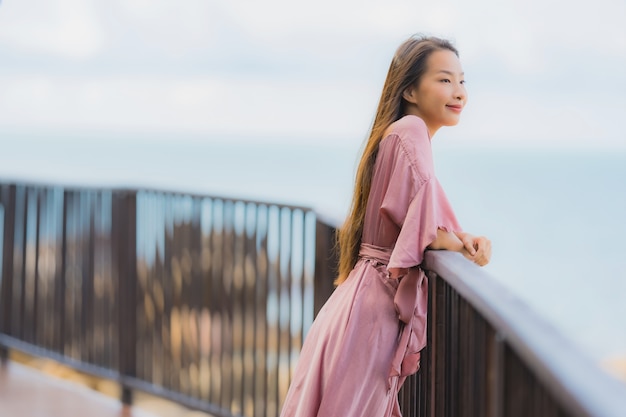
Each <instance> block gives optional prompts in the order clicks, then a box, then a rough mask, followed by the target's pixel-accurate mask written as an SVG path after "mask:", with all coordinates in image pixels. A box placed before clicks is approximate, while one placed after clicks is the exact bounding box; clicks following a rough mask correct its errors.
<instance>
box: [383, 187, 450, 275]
mask: <svg viewBox="0 0 626 417" xmlns="http://www.w3.org/2000/svg"><path fill="white" fill-rule="evenodd" d="M413 188H414V189H415V190H416V192H415V193H414V195H413V197H412V198H411V199H410V201H409V204H408V209H407V210H406V216H405V217H404V219H398V220H400V222H399V226H400V233H399V235H398V239H397V240H396V244H395V246H394V248H393V251H392V253H391V258H390V260H389V264H388V267H389V268H410V267H413V266H416V265H419V264H421V263H422V260H423V259H424V251H425V250H426V248H427V247H428V245H430V244H431V243H432V242H433V241H434V240H435V238H436V237H437V229H443V230H445V231H448V232H458V231H461V227H460V226H459V223H458V221H457V219H456V216H455V215H454V211H453V210H452V206H451V205H450V202H449V201H448V198H447V197H446V195H445V193H444V191H443V188H442V187H441V185H440V184H439V181H437V178H436V177H434V176H432V177H431V178H429V179H427V180H425V181H423V182H422V183H421V184H419V185H417V186H415V187H413ZM405 207H406V206H405Z"/></svg>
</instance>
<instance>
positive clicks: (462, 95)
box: [454, 83, 467, 102]
mask: <svg viewBox="0 0 626 417" xmlns="http://www.w3.org/2000/svg"><path fill="white" fill-rule="evenodd" d="M454 93H455V97H456V99H457V100H459V101H462V102H465V100H467V91H466V90H465V86H464V85H463V84H461V83H459V84H457V88H456V91H455V92H454Z"/></svg>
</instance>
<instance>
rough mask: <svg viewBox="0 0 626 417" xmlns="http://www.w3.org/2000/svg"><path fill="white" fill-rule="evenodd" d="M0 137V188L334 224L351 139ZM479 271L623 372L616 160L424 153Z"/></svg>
mask: <svg viewBox="0 0 626 417" xmlns="http://www.w3.org/2000/svg"><path fill="white" fill-rule="evenodd" d="M345 142H346V141H342V140H341V139H340V138H338V139H337V141H332V140H330V141H329V140H325V141H320V143H315V141H312V140H299V139H298V138H294V139H293V140H291V141H286V140H281V141H273V140H271V138H270V139H268V138H241V137H232V138H228V137H224V136H219V137H215V138H211V137H195V136H194V137H186V136H185V135H171V136H168V135H159V136H158V137H152V136H149V135H142V136H139V135H131V134H111V135H99V136H98V135H96V136H93V135H91V136H90V135H84V136H83V135H78V134H72V135H61V134H57V135H49V134H23V133H19V134H6V133H5V134H2V135H1V136H0V181H2V182H7V181H22V182H29V183H33V182H34V183H42V184H65V185H76V186H98V187H101V186H103V187H122V188H126V187H130V188H136V187H139V188H153V189H159V190H169V191H182V192H191V193H196V194H206V195H211V196H224V197H237V198H243V199H247V200H256V201H267V202H277V203H287V204H292V205H298V206H305V207H311V208H314V209H315V210H317V212H318V213H320V215H322V216H324V217H325V218H327V219H329V220H330V221H334V222H336V223H337V224H339V223H340V222H341V221H342V219H343V218H344V216H345V214H346V212H347V209H348V206H349V203H350V198H351V192H352V186H353V177H354V172H355V168H356V163H357V156H358V153H359V151H360V143H356V142H355V141H349V143H348V144H346V143H345ZM433 152H434V157H435V169H436V172H437V176H438V178H439V181H440V182H441V183H442V185H443V187H444V189H445V190H446V194H447V195H448V198H449V199H450V201H451V203H452V205H453V207H454V210H455V212H456V215H457V217H458V219H459V221H460V223H461V225H462V226H463V228H464V230H466V231H468V232H471V233H473V234H478V235H485V236H487V237H488V238H489V239H491V241H492V245H493V256H492V261H491V263H490V264H489V265H487V266H486V267H485V270H486V272H487V273H488V274H489V275H491V276H492V277H493V278H494V279H495V280H497V281H498V282H499V283H501V284H502V285H503V286H505V287H506V288H507V289H508V290H510V291H511V292H512V293H514V294H515V295H516V296H518V297H519V298H520V299H521V300H522V301H524V302H525V303H527V304H528V305H529V306H530V307H531V308H532V309H534V310H535V311H536V312H537V313H538V314H539V315H541V316H542V317H544V318H545V319H546V320H548V321H549V322H550V323H551V324H552V325H553V326H554V327H555V328H556V329H558V330H559V331H560V332H562V334H563V335H564V336H565V337H567V338H568V339H569V340H571V341H572V343H573V344H575V345H578V347H579V348H580V350H581V351H583V352H584V353H586V354H587V355H589V356H590V357H591V358H592V359H593V360H595V361H598V362H603V363H604V362H610V361H614V360H626V246H625V245H624V242H625V241H626V221H625V217H626V149H624V150H610V151H609V150H599V149H596V150H593V149H591V148H590V149H582V148H576V149H567V148H565V147H564V148H559V149H556V148H555V149H533V148H532V147H530V146H527V147H517V148H506V147H495V148H494V147H488V146H480V147H471V146H461V147H455V146H442V147H438V146H437V144H436V143H434V144H433Z"/></svg>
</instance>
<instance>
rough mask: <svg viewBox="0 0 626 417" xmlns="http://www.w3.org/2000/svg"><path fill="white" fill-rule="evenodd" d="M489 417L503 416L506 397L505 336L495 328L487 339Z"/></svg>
mask: <svg viewBox="0 0 626 417" xmlns="http://www.w3.org/2000/svg"><path fill="white" fill-rule="evenodd" d="M487 343H488V345H487V352H488V355H487V367H488V372H487V393H488V394H487V417H502V416H503V415H504V414H503V412H504V410H503V403H502V401H503V398H504V389H503V387H504V338H503V337H502V335H500V334H499V333H498V332H496V331H495V330H493V329H492V330H491V331H490V336H489V339H488V341H487Z"/></svg>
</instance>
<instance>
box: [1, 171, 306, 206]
mask: <svg viewBox="0 0 626 417" xmlns="http://www.w3.org/2000/svg"><path fill="white" fill-rule="evenodd" d="M0 185H21V186H26V187H39V188H62V189H64V190H69V191H111V192H128V193H137V192H147V193H160V194H166V195H174V196H185V197H191V198H211V199H214V200H223V201H231V202H242V203H244V204H256V205H265V206H278V207H284V208H288V209H291V210H303V211H315V210H314V209H313V208H312V207H307V206H303V205H297V204H290V203H287V202H280V201H265V200H260V199H259V200H254V199H245V198H239V197H234V196H227V195H218V194H210V193H200V192H193V191H173V190H169V189H166V188H157V187H148V186H138V187H124V186H109V185H89V184H84V185H80V184H60V183H59V184H56V183H45V182H38V181H27V180H19V181H16V180H7V179H2V178H0Z"/></svg>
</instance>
